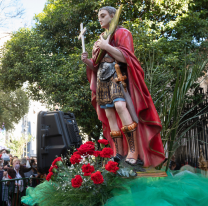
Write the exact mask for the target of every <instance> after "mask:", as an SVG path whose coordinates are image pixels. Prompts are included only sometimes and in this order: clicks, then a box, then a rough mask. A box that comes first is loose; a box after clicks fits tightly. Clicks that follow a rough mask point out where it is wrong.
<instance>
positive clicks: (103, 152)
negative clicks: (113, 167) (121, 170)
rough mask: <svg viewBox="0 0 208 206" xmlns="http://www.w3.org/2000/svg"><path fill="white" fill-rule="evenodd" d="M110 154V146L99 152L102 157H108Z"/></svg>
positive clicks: (111, 151)
mask: <svg viewBox="0 0 208 206" xmlns="http://www.w3.org/2000/svg"><path fill="white" fill-rule="evenodd" d="M111 155H113V150H112V149H111V148H104V149H103V150H102V151H101V153H100V156H101V157H104V158H110V157H111Z"/></svg>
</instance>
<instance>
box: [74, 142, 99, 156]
mask: <svg viewBox="0 0 208 206" xmlns="http://www.w3.org/2000/svg"><path fill="white" fill-rule="evenodd" d="M78 151H79V152H80V153H81V155H92V154H93V152H94V151H95V146H94V145H91V144H86V143H85V144H82V145H81V146H80V147H79V149H78Z"/></svg>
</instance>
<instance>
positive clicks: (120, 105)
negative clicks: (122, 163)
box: [115, 101, 138, 160]
mask: <svg viewBox="0 0 208 206" xmlns="http://www.w3.org/2000/svg"><path fill="white" fill-rule="evenodd" d="M115 109H116V111H117V112H118V115H119V117H120V119H121V121H122V124H123V125H130V124H132V123H133V120H132V118H131V116H130V114H129V111H128V110H127V108H126V102H122V101H118V102H115ZM125 135H126V138H127V141H128V146H129V148H128V155H127V157H126V158H127V159H128V158H133V159H135V160H136V159H137V158H138V147H137V138H136V132H131V133H126V134H125Z"/></svg>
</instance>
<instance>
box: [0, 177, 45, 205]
mask: <svg viewBox="0 0 208 206" xmlns="http://www.w3.org/2000/svg"><path fill="white" fill-rule="evenodd" d="M43 180H44V179H40V178H35V177H32V178H21V179H11V180H2V181H0V194H1V196H0V205H1V206H20V205H22V204H21V197H22V196H25V195H26V189H27V187H28V186H30V187H36V186H37V185H38V184H40V183H41V182H42V181H43Z"/></svg>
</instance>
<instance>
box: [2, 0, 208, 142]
mask: <svg viewBox="0 0 208 206" xmlns="http://www.w3.org/2000/svg"><path fill="white" fill-rule="evenodd" d="M121 3H122V4H123V5H124V9H123V13H122V16H121V24H122V25H123V26H124V27H126V28H128V29H129V30H130V31H131V32H132V35H133V37H134V45H135V55H136V56H137V57H138V58H139V60H140V62H141V64H142V67H143V69H144V71H145V77H146V78H145V80H146V83H147V85H148V87H149V90H150V92H151V94H152V97H153V101H154V102H155V103H156V108H157V110H158V111H160V110H161V104H160V102H161V101H162V99H161V98H160V96H159V95H161V94H159V93H158V92H157V91H160V90H161V89H162V90H164V94H165V93H167V92H169V93H171V92H172V93H173V91H174V87H175V84H176V77H178V78H181V76H180V75H182V74H183V72H184V65H185V63H186V64H187V65H193V64H195V62H196V61H197V60H198V57H199V55H202V54H203V53H204V52H206V48H207V42H206V41H204V40H205V39H206V38H207V34H208V33H207V32H208V21H207V11H208V9H207V7H206V6H203V12H201V11H200V10H199V8H200V6H202V5H201V3H200V1H191V0H190V1H187V0H182V1H180V2H179V1H177V0H170V1H161V0H156V1H149V0H145V1H137V0H131V1H129V0H121V1H118V0H106V1H101V2H100V1H95V0H94V1H91V0H87V1H84V0H76V1H75V0H60V1H54V0H48V2H47V4H46V6H45V8H44V11H43V12H42V13H40V14H38V15H37V16H36V17H35V19H36V26H35V27H34V28H32V29H20V30H19V31H18V32H16V33H14V34H13V36H12V39H11V41H9V42H8V43H7V44H6V46H5V48H4V50H3V58H2V70H1V77H0V78H1V80H2V83H3V85H4V86H5V87H7V88H9V89H11V90H14V89H16V88H20V87H21V86H22V85H23V83H24V82H25V81H28V83H29V87H28V94H29V96H30V97H32V98H33V99H36V100H42V101H44V102H47V103H49V104H57V103H58V104H59V105H61V108H62V110H64V111H67V110H70V111H71V112H74V113H75V116H76V118H77V122H78V124H79V126H81V127H82V131H83V132H85V133H87V134H88V136H89V137H90V138H91V137H92V138H95V139H98V138H99V136H100V134H101V128H102V127H101V123H100V122H99V121H98V119H97V115H96V113H95V111H94V109H93V107H92V105H91V103H90V99H91V96H90V94H91V92H90V90H89V83H88V81H87V78H86V73H85V65H84V64H83V63H82V62H81V61H80V54H81V52H82V51H81V42H79V41H78V39H77V36H78V34H79V25H80V22H83V23H84V25H86V26H87V28H88V33H87V35H86V50H87V51H89V52H90V51H91V50H92V46H93V42H94V41H95V39H97V38H98V35H99V34H100V33H101V32H102V29H100V26H99V23H98V21H97V11H98V9H99V8H100V7H102V6H105V5H111V6H115V7H117V6H118V5H119V4H121ZM190 25H192V27H190ZM152 62H154V64H152ZM156 74H161V75H157V78H156ZM177 75H178V76H177ZM198 75H199V76H200V74H198ZM167 82H168V85H169V86H168V87H166V86H165V85H166V83H167ZM158 99H159V100H158ZM187 100H188V99H187Z"/></svg>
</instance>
